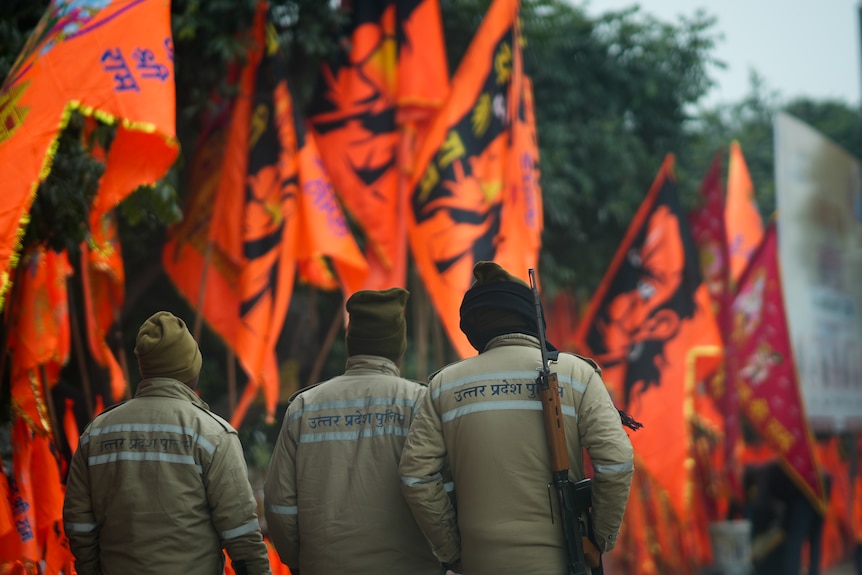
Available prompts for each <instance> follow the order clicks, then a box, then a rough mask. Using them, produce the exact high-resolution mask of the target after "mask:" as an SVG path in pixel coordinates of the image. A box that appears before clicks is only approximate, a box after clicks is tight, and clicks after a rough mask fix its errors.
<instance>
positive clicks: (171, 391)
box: [135, 377, 210, 410]
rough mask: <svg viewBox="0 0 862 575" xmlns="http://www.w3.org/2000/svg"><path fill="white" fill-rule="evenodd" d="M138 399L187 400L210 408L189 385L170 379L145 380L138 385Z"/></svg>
mask: <svg viewBox="0 0 862 575" xmlns="http://www.w3.org/2000/svg"><path fill="white" fill-rule="evenodd" d="M138 397H172V398H174V399H185V400H188V401H191V402H192V403H194V404H195V405H199V406H200V407H203V408H204V409H207V410H208V409H209V408H210V406H209V405H207V404H206V402H205V401H204V400H203V399H201V398H200V397H198V394H197V393H195V392H194V390H192V388H190V387H189V386H188V385H186V384H184V383H183V382H181V381H177V380H176V379H171V378H169V377H151V378H149V379H144V380H142V381H141V382H140V383H139V384H138V389H137V391H136V392H135V398H136V399H137V398H138Z"/></svg>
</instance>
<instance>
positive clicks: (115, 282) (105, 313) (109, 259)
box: [81, 212, 131, 403]
mask: <svg viewBox="0 0 862 575" xmlns="http://www.w3.org/2000/svg"><path fill="white" fill-rule="evenodd" d="M125 277H126V276H125V270H124V269H123V256H122V251H121V248H120V239H119V237H118V235H117V223H116V216H115V214H114V213H113V212H111V213H109V214H104V215H100V214H98V213H96V212H91V213H90V239H89V241H87V242H84V243H83V244H82V245H81V281H82V283H83V299H84V311H85V316H84V317H85V324H86V330H87V343H88V346H89V348H90V354H91V355H92V357H93V359H94V360H95V361H96V363H98V364H99V365H101V366H102V367H104V368H106V369H107V370H108V374H109V377H110V384H111V399H113V401H114V403H116V402H118V401H122V400H123V399H128V398H129V397H130V395H131V393H130V389H129V386H128V382H127V377H126V373H125V372H124V371H123V368H122V367H121V366H120V363H119V361H117V358H116V357H115V356H114V352H113V351H112V350H111V348H110V346H109V345H108V342H107V338H108V334H109V333H110V330H111V326H113V325H114V324H115V322H116V321H117V319H118V317H119V313H120V311H119V310H120V307H121V306H122V304H123V298H124V297H125Z"/></svg>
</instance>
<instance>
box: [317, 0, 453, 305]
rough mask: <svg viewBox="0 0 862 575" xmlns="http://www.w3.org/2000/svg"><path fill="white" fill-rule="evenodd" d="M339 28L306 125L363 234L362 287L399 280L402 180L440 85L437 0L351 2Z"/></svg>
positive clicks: (444, 77)
mask: <svg viewBox="0 0 862 575" xmlns="http://www.w3.org/2000/svg"><path fill="white" fill-rule="evenodd" d="M349 35H350V38H351V41H350V43H349V49H346V50H344V51H342V52H340V53H338V54H337V55H336V57H335V58H334V59H333V60H331V61H330V62H327V63H326V64H325V65H324V67H323V71H322V74H321V81H320V85H319V86H318V89H317V94H318V96H317V97H316V98H315V99H314V103H313V104H312V108H311V113H310V122H311V130H312V132H313V133H314V136H315V139H316V140H317V143H318V145H319V147H320V150H321V155H322V158H323V161H324V163H325V165H326V168H327V171H328V172H329V173H330V175H331V177H332V181H333V184H334V187H335V190H336V193H337V194H338V196H339V197H340V198H341V200H342V201H343V202H344V205H345V207H346V209H347V211H348V212H349V213H350V214H351V216H353V218H354V219H355V220H356V221H357V222H358V223H359V225H360V227H361V228H362V229H363V231H364V233H365V236H366V239H367V241H368V247H367V249H366V258H367V259H368V262H369V264H370V265H371V268H372V271H371V274H370V276H369V280H368V282H366V284H365V286H364V287H365V288H367V289H383V288H387V287H392V286H404V285H405V283H406V244H407V239H406V234H407V230H406V227H405V225H404V211H405V209H406V198H405V194H406V193H407V187H406V185H407V183H408V182H407V181H406V178H408V177H409V173H410V171H411V170H412V166H413V155H414V153H415V148H416V146H417V144H418V142H419V141H420V140H421V138H422V136H423V133H424V131H425V128H426V126H427V120H428V119H429V118H430V116H431V114H432V113H433V112H434V111H435V110H436V109H437V108H438V107H439V106H440V105H442V103H443V101H444V99H445V97H446V92H447V90H448V68H447V64H446V54H445V47H444V43H443V34H442V21H441V17H440V6H439V1H438V0H357V1H356V2H353V3H352V21H351V23H350V28H349Z"/></svg>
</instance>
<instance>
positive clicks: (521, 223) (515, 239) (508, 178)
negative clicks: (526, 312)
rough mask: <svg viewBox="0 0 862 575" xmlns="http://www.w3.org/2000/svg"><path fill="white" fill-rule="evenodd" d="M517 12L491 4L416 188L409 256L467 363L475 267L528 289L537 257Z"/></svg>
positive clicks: (420, 161) (430, 139) (424, 154)
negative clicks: (465, 320)
mask: <svg viewBox="0 0 862 575" xmlns="http://www.w3.org/2000/svg"><path fill="white" fill-rule="evenodd" d="M518 7H519V4H518V2H517V0H495V2H494V3H493V4H492V5H491V7H490V8H489V9H488V12H487V14H486V15H485V18H484V19H483V20H482V24H481V25H480V27H479V30H478V31H477V32H476V35H475V36H474V38H473V41H472V43H471V44H470V47H469V48H468V50H467V53H466V55H465V56H464V59H463V60H462V62H461V65H460V66H459V68H458V72H457V73H456V75H455V78H454V79H453V81H452V85H451V91H450V93H449V97H448V98H447V100H446V103H445V104H444V105H443V108H442V109H441V110H440V112H439V113H438V115H437V116H436V117H435V120H434V122H433V123H432V125H431V127H430V128H429V130H428V134H427V136H426V138H425V141H424V144H423V146H422V148H421V149H420V151H419V154H418V156H417V161H416V168H417V169H416V172H415V174H414V177H413V180H412V183H411V185H410V190H411V191H410V202H409V210H408V226H409V228H408V229H409V233H410V246H411V251H412V253H413V257H414V260H415V263H416V267H417V269H418V271H419V274H420V276H421V277H422V280H423V282H424V284H425V287H426V288H427V290H428V293H429V294H430V296H431V300H432V301H433V303H434V306H435V308H436V310H437V313H438V315H439V316H440V318H441V320H442V322H443V325H444V327H445V328H446V331H447V333H448V335H449V339H450V341H451V342H452V344H453V346H454V347H455V349H456V351H457V352H458V353H459V355H461V357H468V356H470V355H474V354H475V353H476V352H475V350H474V349H473V348H472V347H471V346H470V344H469V342H468V341H467V338H466V336H464V334H463V333H462V332H461V330H460V328H459V321H460V318H459V307H460V304H461V299H462V298H463V295H464V293H465V292H466V291H467V289H469V287H470V284H471V283H472V280H473V274H472V270H473V266H474V264H475V263H476V262H478V261H482V260H493V261H496V262H498V263H500V264H501V265H503V266H504V267H506V269H507V271H509V272H510V273H512V274H513V275H516V276H518V277H520V278H521V279H524V280H525V281H526V279H527V276H528V268H529V267H535V265H534V264H535V262H536V260H537V257H538V244H539V239H538V238H539V234H540V233H541V216H540V213H541V200H540V199H539V197H540V188H539V186H538V181H537V174H538V171H537V169H536V161H537V159H538V152H537V150H538V148H537V147H536V146H535V130H534V128H532V127H531V124H532V122H533V120H532V108H531V102H532V99H531V98H530V96H529V85H528V84H527V83H526V78H525V76H524V74H523V71H522V63H521V49H520V42H519V35H518V30H517V16H518ZM522 102H523V104H524V105H523V106H522V105H521V103H522Z"/></svg>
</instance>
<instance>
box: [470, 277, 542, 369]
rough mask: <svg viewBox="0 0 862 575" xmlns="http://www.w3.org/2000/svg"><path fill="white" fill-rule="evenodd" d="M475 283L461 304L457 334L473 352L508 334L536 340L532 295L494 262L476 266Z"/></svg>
mask: <svg viewBox="0 0 862 575" xmlns="http://www.w3.org/2000/svg"><path fill="white" fill-rule="evenodd" d="M473 277H475V278H476V279H475V281H474V282H473V285H472V286H470V289H468V290H467V293H465V294H464V299H463V300H462V301H461V331H463V332H464V335H466V336H467V339H468V340H469V341H470V345H472V346H473V347H474V348H475V349H476V351H478V352H480V353H481V352H482V351H484V350H485V347H486V346H487V345H488V342H489V341H491V340H492V339H493V338H495V337H497V336H499V335H504V334H508V333H523V334H526V335H531V336H533V337H539V335H538V326H537V323H536V304H535V300H534V299H533V292H532V290H531V289H530V288H529V287H528V286H527V284H526V283H525V282H524V281H523V280H522V279H520V278H518V277H516V276H513V275H512V274H510V273H509V272H507V271H506V270H504V269H503V268H502V267H501V266H500V264H498V263H495V262H486V261H483V262H477V263H476V265H475V266H473Z"/></svg>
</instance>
